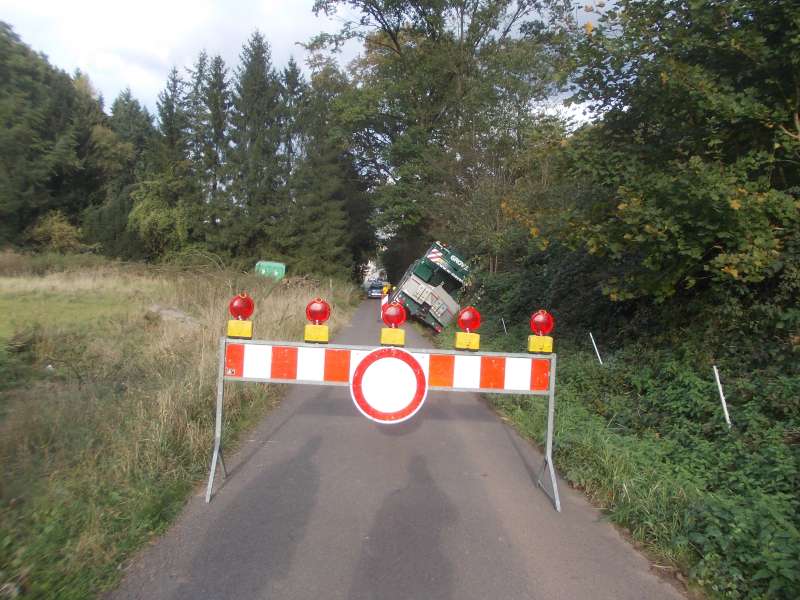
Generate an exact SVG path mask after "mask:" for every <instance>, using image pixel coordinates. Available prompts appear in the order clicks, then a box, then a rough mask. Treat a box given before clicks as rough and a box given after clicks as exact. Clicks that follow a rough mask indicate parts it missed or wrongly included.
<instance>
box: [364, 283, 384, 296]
mask: <svg viewBox="0 0 800 600" xmlns="http://www.w3.org/2000/svg"><path fill="white" fill-rule="evenodd" d="M381 296H383V284H382V283H371V284H370V285H369V287H368V288H367V298H380V297H381Z"/></svg>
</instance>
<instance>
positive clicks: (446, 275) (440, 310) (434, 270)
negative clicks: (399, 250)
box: [390, 242, 469, 333]
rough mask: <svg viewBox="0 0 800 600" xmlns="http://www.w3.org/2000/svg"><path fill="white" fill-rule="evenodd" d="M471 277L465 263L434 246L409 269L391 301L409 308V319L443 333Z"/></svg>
mask: <svg viewBox="0 0 800 600" xmlns="http://www.w3.org/2000/svg"><path fill="white" fill-rule="evenodd" d="M468 275H469V267H468V266H467V263H466V261H465V260H464V259H463V258H462V257H461V256H459V255H458V253H456V252H455V250H453V249H452V248H450V247H448V246H447V244H443V243H442V242H434V243H433V245H432V246H431V247H430V248H429V249H428V251H427V252H426V253H425V255H424V256H422V257H421V258H419V259H418V260H416V261H414V263H413V264H412V265H411V266H410V267H409V268H408V270H407V271H406V273H405V275H403V278H402V279H401V280H400V283H398V284H397V289H396V290H395V291H394V292H392V295H391V297H390V300H391V301H392V302H394V301H397V302H400V303H401V304H402V305H403V306H405V307H406V311H407V312H408V314H409V316H410V317H414V318H416V319H418V320H419V321H422V322H423V323H425V324H426V325H428V326H430V327H432V328H433V329H434V330H436V332H437V333H438V332H440V331H441V330H442V329H444V328H445V327H447V326H448V325H449V324H450V323H451V322H452V320H453V319H454V318H455V316H456V315H457V314H458V311H459V309H460V307H459V305H458V302H456V301H455V299H454V296H456V295H457V294H458V292H459V290H460V289H461V288H462V287H464V282H465V281H466V279H467V276H468Z"/></svg>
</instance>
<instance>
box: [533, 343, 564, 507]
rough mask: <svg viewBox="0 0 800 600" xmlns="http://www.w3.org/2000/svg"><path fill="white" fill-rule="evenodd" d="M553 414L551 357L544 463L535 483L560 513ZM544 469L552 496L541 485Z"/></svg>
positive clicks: (552, 367) (554, 395)
mask: <svg viewBox="0 0 800 600" xmlns="http://www.w3.org/2000/svg"><path fill="white" fill-rule="evenodd" d="M555 413H556V357H555V356H553V359H552V362H551V371H550V393H549V394H548V398H547V442H546V444H545V451H544V462H543V463H542V468H541V470H540V471H539V477H538V478H537V482H536V483H537V484H539V487H540V488H542V491H544V493H545V494H547V497H548V498H550V500H552V501H553V505H554V506H555V508H556V511H557V512H561V499H560V498H559V496H558V481H557V480H556V471H555V469H554V468H553V429H554V427H555ZM545 469H547V471H548V472H549V474H550V485H551V487H552V490H553V493H552V494H550V493H548V491H547V488H545V486H544V484H543V483H542V475H544V471H545Z"/></svg>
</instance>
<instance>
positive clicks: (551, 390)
mask: <svg viewBox="0 0 800 600" xmlns="http://www.w3.org/2000/svg"><path fill="white" fill-rule="evenodd" d="M228 343H238V344H241V343H245V344H256V345H258V344H270V345H282V346H298V347H299V346H306V347H307V346H311V344H307V343H298V342H271V341H270V342H267V341H261V340H247V341H245V340H239V339H229V338H227V337H221V338H220V340H219V370H218V372H217V404H216V420H215V423H214V450H213V453H212V455H211V469H210V472H209V474H208V485H207V486H206V503H209V502H211V496H212V491H213V487H214V477H215V475H216V471H217V463H219V465H220V466H221V467H222V478H223V480H224V479H226V478H227V476H228V472H227V470H226V468H225V461H224V459H223V456H222V409H223V404H224V400H225V379H226V376H225V353H226V348H227V345H228ZM313 346H314V347H317V345H313ZM349 348H350V349H364V350H374V349H375V348H374V347H369V346H349ZM405 350H407V351H409V352H413V351H414V350H415V349H412V348H408V349H405ZM420 350H421V351H424V352H428V353H431V354H462V355H473V353H471V352H459V351H455V352H453V351H446V350H436V349H424V350H423V349H420ZM482 354H484V355H498V356H515V355H513V354H508V353H500V352H486V353H482ZM516 356H529V355H522V354H518V355H516ZM547 358H548V360H549V361H550V381H549V387H548V390H547V392H531V393H530V395H534V396H545V395H546V396H547V432H546V437H545V454H544V460H543V462H542V468H541V469H540V470H539V474H538V476H537V478H536V484H537V486H538V487H540V488H542V491H543V492H544V494H545V495H546V496H547V497H548V498H549V499H550V501H551V502H552V503H553V507H554V508H555V509H556V512H561V499H560V496H559V493H558V480H557V478H556V472H555V467H554V465H553V431H554V428H555V407H556V358H557V357H556V354H549V355H548V356H547ZM246 381H250V382H263V383H289V384H290V383H309V384H317V385H319V383H318V382H303V381H290V380H274V379H260V380H259V379H248V380H245V382H246ZM327 385H349V384H346V383H340V384H327ZM429 389H432V390H433V391H437V388H435V387H433V388H431V387H429ZM441 391H452V392H472V393H479V394H480V393H495V392H494V391H493V390H487V389H484V390H472V389H469V390H468V389H458V388H448V389H447V390H441ZM499 393H509V392H499ZM512 394H513V392H512ZM545 471H547V472H548V475H549V479H550V488H551V490H552V492H550V491H548V490H547V487H545V483H544V482H543V481H542V476H543V475H544V473H545Z"/></svg>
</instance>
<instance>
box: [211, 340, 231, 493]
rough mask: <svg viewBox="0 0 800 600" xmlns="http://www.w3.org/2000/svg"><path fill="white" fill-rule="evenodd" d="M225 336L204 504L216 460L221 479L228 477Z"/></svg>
mask: <svg viewBox="0 0 800 600" xmlns="http://www.w3.org/2000/svg"><path fill="white" fill-rule="evenodd" d="M227 344H228V340H227V338H224V337H221V338H220V339H219V369H218V370H217V411H216V412H217V414H216V420H215V422H214V452H213V453H212V455H211V473H209V475H208V486H207V487H206V504H208V503H209V502H211V490H212V488H213V487H214V475H215V474H216V472H217V461H219V464H220V466H221V467H222V479H223V480H224V479H226V478H227V477H228V471H227V469H225V460H224V459H223V458H222V405H223V403H224V399H225V346H227Z"/></svg>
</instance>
